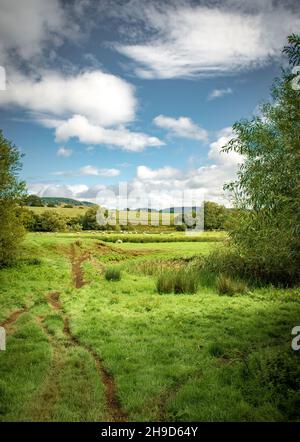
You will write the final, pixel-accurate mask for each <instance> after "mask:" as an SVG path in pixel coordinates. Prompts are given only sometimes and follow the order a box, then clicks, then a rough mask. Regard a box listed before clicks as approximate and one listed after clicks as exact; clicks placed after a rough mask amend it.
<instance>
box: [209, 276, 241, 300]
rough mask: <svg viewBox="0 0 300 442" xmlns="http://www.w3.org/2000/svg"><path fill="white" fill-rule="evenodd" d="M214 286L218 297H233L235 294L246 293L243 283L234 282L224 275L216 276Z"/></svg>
mask: <svg viewBox="0 0 300 442" xmlns="http://www.w3.org/2000/svg"><path fill="white" fill-rule="evenodd" d="M216 286H217V291H218V293H219V295H229V296H233V295H235V294H243V293H246V292H247V286H246V284H245V283H243V282H242V281H235V280H234V279H232V278H229V277H228V276H224V275H219V276H218V278H217V281H216Z"/></svg>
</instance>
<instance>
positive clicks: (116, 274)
mask: <svg viewBox="0 0 300 442" xmlns="http://www.w3.org/2000/svg"><path fill="white" fill-rule="evenodd" d="M105 279H106V280H107V281H120V279H121V270H120V269H118V268H117V267H109V268H108V269H106V271H105Z"/></svg>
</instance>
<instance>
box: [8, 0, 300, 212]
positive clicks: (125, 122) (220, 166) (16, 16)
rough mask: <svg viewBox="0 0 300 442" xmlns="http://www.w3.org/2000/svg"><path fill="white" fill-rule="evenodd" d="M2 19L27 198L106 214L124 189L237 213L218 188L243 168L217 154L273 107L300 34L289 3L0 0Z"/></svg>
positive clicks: (11, 122)
mask: <svg viewBox="0 0 300 442" xmlns="http://www.w3.org/2000/svg"><path fill="white" fill-rule="evenodd" d="M0 9H1V14H0V65H1V66H3V67H4V68H5V70H6V77H7V78H6V80H7V81H6V90H0V118H1V128H2V129H3V131H4V134H5V136H7V137H8V138H10V139H11V140H13V141H14V143H15V144H16V145H17V146H18V147H19V148H20V149H21V150H22V152H23V153H24V154H25V155H24V158H23V170H22V178H24V179H25V180H26V182H27V185H28V190H29V192H31V193H37V194H39V195H41V196H68V197H75V198H78V199H88V200H91V201H95V200H96V197H97V193H98V192H99V190H100V191H101V192H102V194H103V195H106V196H105V197H103V198H104V200H103V201H101V202H103V203H105V204H106V205H112V204H113V203H112V202H111V201H110V197H109V194H108V193H107V194H105V192H106V190H107V189H111V188H114V186H116V185H117V183H118V182H120V181H122V182H124V181H126V182H128V186H129V188H130V189H131V190H134V191H137V190H139V189H140V190H141V189H143V192H144V193H146V194H147V195H149V196H151V198H152V199H153V201H155V202H156V203H157V205H160V206H162V207H167V206H168V205H170V204H171V205H176V204H177V202H178V203H179V200H180V198H179V195H180V192H181V191H182V189H187V190H189V189H191V190H193V192H194V191H199V193H200V192H202V193H203V194H204V198H205V199H209V200H213V201H217V202H221V203H225V204H228V201H227V199H226V198H227V196H226V195H224V193H223V190H222V187H223V184H224V182H227V181H230V180H232V179H234V177H235V174H236V169H237V167H238V164H239V163H240V162H241V161H242V158H240V157H238V156H237V155H236V154H229V155H227V157H226V156H225V154H222V153H220V149H221V147H222V145H224V144H225V143H226V142H227V141H228V140H229V139H230V138H231V137H232V136H233V134H232V131H231V126H232V124H233V123H234V122H235V121H237V120H239V119H241V118H249V117H251V115H253V114H254V113H257V112H258V105H259V104H260V103H261V102H262V101H264V100H266V99H269V89H270V86H271V85H272V80H273V78H274V77H275V76H276V75H278V74H279V73H280V67H281V66H282V64H283V63H284V60H283V59H282V57H281V49H282V47H283V45H284V44H285V39H286V36H287V35H288V34H290V33H291V32H297V30H298V29H299V25H300V11H299V8H297V2H293V1H285V2H284V1H283V2H280V4H279V5H278V2H275V1H271V0H265V1H256V0H254V1H253V2H251V3H250V2H246V1H243V0H241V1H235V0H228V1H222V2H218V1H213V0H203V1H198V2H196V1H170V2H167V1H164V2H162V1H160V2H159V1H152V2H149V1H148V2H146V1H135V0H131V1H114V2H110V1H106V0H103V1H99V2H95V1H89V0H77V1H76V0H75V1H67V2H59V1H58V0H53V1H52V2H47V1H46V0H25V1H24V2H22V5H21V6H20V3H19V2H17V1H16V0H10V1H9V0H1V1H0ZM111 186H113V187H111ZM103 192H104V193H103ZM172 203H173V204H172ZM136 204H137V202H136V200H134V198H133V199H132V201H130V202H129V203H128V205H131V206H135V205H136Z"/></svg>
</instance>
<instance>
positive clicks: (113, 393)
mask: <svg viewBox="0 0 300 442" xmlns="http://www.w3.org/2000/svg"><path fill="white" fill-rule="evenodd" d="M47 298H48V302H49V304H50V305H51V307H52V308H53V310H55V311H56V312H58V313H60V314H61V315H62V316H63V321H64V334H65V336H66V338H67V339H68V341H69V342H70V344H72V345H76V346H79V347H81V348H83V349H85V350H86V351H87V352H88V353H89V354H90V355H91V356H92V358H93V359H94V361H95V366H96V368H97V372H98V374H99V377H100V378H101V381H102V383H103V385H104V386H105V399H106V406H107V410H108V413H109V417H110V419H111V421H112V422H126V421H127V415H126V414H125V413H124V412H123V410H122V408H121V405H120V402H119V399H118V396H117V387H116V383H115V380H114V377H113V376H112V375H111V374H110V373H109V372H108V371H107V369H106V368H105V367H104V364H103V360H102V359H101V358H100V357H99V356H98V355H97V353H96V352H95V351H94V350H92V349H91V348H90V347H89V346H87V345H85V344H82V343H81V342H80V341H79V340H78V339H77V338H76V337H75V336H74V335H73V334H72V332H71V330H70V325H69V318H68V317H67V316H65V315H63V314H62V305H61V302H60V299H59V293H58V292H52V293H49V294H48V296H47Z"/></svg>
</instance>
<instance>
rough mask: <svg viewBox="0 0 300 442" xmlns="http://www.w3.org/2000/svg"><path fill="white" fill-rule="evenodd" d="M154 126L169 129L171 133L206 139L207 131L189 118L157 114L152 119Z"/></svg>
mask: <svg viewBox="0 0 300 442" xmlns="http://www.w3.org/2000/svg"><path fill="white" fill-rule="evenodd" d="M153 122H154V124H156V126H158V127H161V128H163V129H167V130H169V131H170V134H171V135H174V136H178V137H183V138H191V139H194V140H200V141H205V140H207V137H208V133H207V131H206V130H205V129H202V127H200V126H198V125H197V124H195V123H194V122H193V121H192V120H191V119H190V118H187V117H179V118H178V119H176V118H171V117H166V116H165V115H158V116H157V117H155V118H154V120H153Z"/></svg>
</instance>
